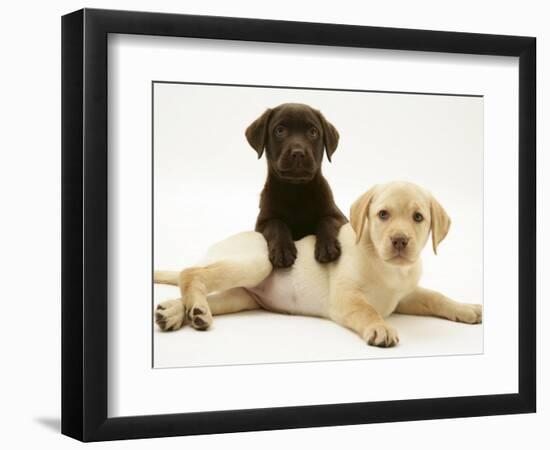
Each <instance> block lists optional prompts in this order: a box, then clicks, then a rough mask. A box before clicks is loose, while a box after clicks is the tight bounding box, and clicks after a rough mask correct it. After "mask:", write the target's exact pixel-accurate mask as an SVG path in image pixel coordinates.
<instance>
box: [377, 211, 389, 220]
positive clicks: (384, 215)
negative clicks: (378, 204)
mask: <svg viewBox="0 0 550 450" xmlns="http://www.w3.org/2000/svg"><path fill="white" fill-rule="evenodd" d="M378 217H380V219H382V220H386V219H388V218H389V217H390V213H389V212H388V211H386V210H385V209H382V210H380V211H378Z"/></svg>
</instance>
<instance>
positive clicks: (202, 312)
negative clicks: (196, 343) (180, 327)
mask: <svg viewBox="0 0 550 450" xmlns="http://www.w3.org/2000/svg"><path fill="white" fill-rule="evenodd" d="M187 316H188V319H189V323H190V324H191V326H192V327H193V328H194V329H195V330H200V331H204V330H207V329H208V328H209V327H210V325H212V313H211V312H210V308H209V307H208V304H207V303H206V304H202V303H195V304H193V305H192V306H191V307H190V308H189V309H188V310H187Z"/></svg>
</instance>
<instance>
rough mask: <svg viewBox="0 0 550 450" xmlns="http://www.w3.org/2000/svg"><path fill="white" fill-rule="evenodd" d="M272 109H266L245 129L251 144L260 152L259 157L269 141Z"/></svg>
mask: <svg viewBox="0 0 550 450" xmlns="http://www.w3.org/2000/svg"><path fill="white" fill-rule="evenodd" d="M272 112H273V110H272V109H269V108H268V109H266V110H265V112H264V113H263V114H262V115H261V116H260V117H258V118H257V119H256V120H255V121H254V122H252V123H251V124H250V125H249V126H248V128H247V129H246V131H245V135H246V139H247V140H248V143H249V144H250V146H251V147H252V148H253V149H254V150H256V153H258V159H260V158H261V157H262V154H263V153H264V148H265V144H266V142H267V125H268V124H269V118H270V117H271V113H272Z"/></svg>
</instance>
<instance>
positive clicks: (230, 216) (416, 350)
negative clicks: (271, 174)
mask: <svg viewBox="0 0 550 450" xmlns="http://www.w3.org/2000/svg"><path fill="white" fill-rule="evenodd" d="M122 41H123V42H127V40H126V39H124V38H123V39H122ZM119 42H120V40H119ZM122 45H124V44H122ZM127 45H128V44H127ZM228 52H229V51H228V50H226V52H225V53H224V56H226V57H231V56H229V55H228ZM282 53H283V52H280V55H278V57H281V55H282ZM304 53H308V52H307V51H304ZM362 54H363V53H362V52H357V55H356V60H355V61H354V62H355V64H356V66H355V71H359V70H360V67H362V66H361V65H360V64H359V61H360V60H361V56H360V55H362ZM308 56H309V60H308V63H307V64H308V66H309V67H310V68H311V66H312V64H313V62H312V54H311V53H309V54H308ZM268 57H270V58H274V57H277V56H272V55H270V56H268ZM363 58H368V56H366V55H364V56H363ZM386 58H387V60H386V61H382V62H383V63H385V64H380V65H387V64H390V63H391V62H390V59H391V55H388V56H386ZM394 58H395V55H394ZM172 59H180V57H179V56H176V57H173V58H172ZM181 59H184V58H183V57H181ZM463 59H464V58H459V59H458V60H457V63H458V61H461V60H463ZM377 62H378V61H377V60H376V59H374V60H372V61H371V62H370V65H369V67H372V66H375V65H376V63H377ZM341 63H342V64H344V61H343V60H342V61H341ZM393 63H394V64H395V61H393ZM119 64H120V62H119ZM347 64H348V63H346V65H347ZM470 64H471V62H470ZM255 65H256V64H255V63H253V64H251V66H252V67H253V66H255ZM274 65H280V66H282V67H284V64H282V63H281V64H277V63H275V64H274ZM320 65H321V66H324V65H326V63H325V62H324V61H321V62H320ZM491 67H492V68H494V69H495V70H499V69H503V70H504V71H505V73H507V74H509V75H510V80H511V83H512V85H513V86H515V84H516V83H517V81H516V78H515V77H516V70H517V66H516V61H515V60H514V59H510V58H508V59H502V60H500V61H498V62H497V61H494V62H493V63H492V64H491ZM296 69H298V68H296ZM298 70H299V71H301V69H298ZM386 70H390V71H393V70H392V69H391V68H388V67H386ZM409 70H410V69H409ZM432 70H433V69H432ZM486 70H487V69H486ZM312 71H313V73H315V72H317V69H316V67H313V68H312ZM374 71H375V70H374V69H371V70H367V71H366V75H367V76H365V75H364V74H363V73H364V72H363V71H362V73H361V74H360V75H359V78H362V79H363V82H364V83H365V85H366V86H368V85H369V84H370V85H372V83H376V81H375V80H373V79H372V78H371V79H368V76H369V75H370V76H372V72H374ZM426 71H427V72H430V69H427V70H426ZM135 72H136V71H133V70H132V71H131V73H135ZM140 72H141V71H140ZM452 72H453V73H456V72H455V69H454V67H453V69H452ZM476 73H477V72H476ZM182 76H185V74H183V73H182ZM224 76H226V74H225V73H224ZM474 77H476V76H475V75H474ZM505 77H506V75H504V76H503V75H502V72H499V78H501V79H503V78H505ZM492 78H493V77H491V81H492ZM222 79H223V78H222ZM478 81H480V80H479V79H478ZM342 82H343V81H342ZM346 82H349V80H346ZM124 84H127V83H124V82H123V83H122V85H124ZM492 84H493V85H494V82H492ZM480 89H482V88H481V87H480ZM505 89H506V88H505ZM506 90H508V89H506ZM112 92H116V89H112ZM512 92H513V90H512ZM146 93H148V91H146ZM138 95H139V94H138ZM138 95H135V96H138ZM489 101H492V99H490V100H489ZM284 102H299V103H306V104H309V105H312V106H313V107H315V108H317V109H320V110H321V111H322V112H324V114H325V115H326V116H327V119H328V120H329V121H332V123H333V124H334V125H335V126H336V127H337V129H338V130H339V132H340V135H341V139H340V144H339V147H338V149H337V151H336V153H335V154H334V155H333V159H332V160H333V163H332V164H330V163H329V162H328V160H327V159H326V158H325V160H324V165H323V173H324V174H325V176H326V177H327V179H328V180H329V182H330V184H331V186H332V190H333V193H334V196H335V199H336V203H337V204H338V205H339V206H340V207H341V208H342V210H343V211H345V213H346V215H347V214H348V211H349V207H350V205H351V204H352V202H353V201H354V200H355V199H356V198H357V197H358V196H359V195H360V194H361V193H363V192H364V191H366V190H367V189H368V188H370V187H371V186H372V185H374V184H375V183H383V182H388V181H392V180H396V179H398V180H408V181H412V182H416V183H419V184H420V185H422V186H424V187H426V188H428V189H429V190H431V191H432V193H433V194H434V195H435V196H436V198H438V200H439V201H440V202H441V203H442V204H443V205H444V207H445V208H446V209H447V212H448V213H449V214H450V215H451V216H452V220H453V224H452V227H451V232H450V233H449V235H448V238H447V239H446V240H445V242H444V243H443V244H442V245H441V246H440V249H439V252H440V256H439V257H436V256H435V255H434V254H433V251H432V246H431V242H430V243H429V245H427V246H426V249H425V251H424V252H423V254H424V257H423V262H424V269H425V271H424V272H425V276H424V277H423V280H422V282H421V284H422V285H424V286H428V287H430V288H432V289H436V290H440V291H442V292H445V293H446V294H447V295H448V296H450V297H451V298H454V299H456V300H458V301H463V302H469V303H482V301H483V229H482V227H483V223H482V217H483V161H484V160H483V154H484V153H483V146H484V141H483V140H484V132H483V120H484V119H483V113H484V108H483V98H481V97H466V96H463V97H455V96H442V95H411V94H396V93H378V92H337V91H330V90H322V91H319V90H304V89H277V88H260V87H256V88H250V87H239V86H212V85H210V86H208V85H207V86H205V85H189V84H174V83H170V84H167V83H156V84H155V86H154V103H155V105H154V111H155V126H154V127H155V131H154V139H155V144H154V161H155V164H154V170H155V174H154V186H155V190H154V196H155V198H154V205H155V211H154V217H155V221H154V223H155V228H154V242H155V247H154V267H155V269H157V270H158V269H162V270H166V269H170V270H181V268H183V267H189V266H191V265H194V264H196V261H197V260H198V259H199V258H200V257H201V256H202V255H204V253H205V250H206V248H208V247H209V246H210V245H212V244H213V243H215V242H217V241H219V240H222V239H225V238H226V237H227V236H229V235H231V234H234V233H237V232H240V231H243V230H250V229H252V228H253V226H254V223H255V220H256V215H257V214H258V203H259V194H260V190H261V188H262V187H263V183H264V180H265V176H266V162H265V158H264V159H262V160H260V161H258V160H257V157H256V152H255V151H254V150H253V149H252V147H250V146H249V145H248V143H247V141H246V138H245V136H244V130H245V128H246V127H247V126H248V124H250V123H251V122H252V121H253V120H254V119H255V118H256V117H258V116H259V115H260V114H261V113H263V111H264V110H265V109H266V108H267V107H275V106H277V105H279V104H281V103H284ZM132 108H133V109H135V104H134V103H132ZM498 109H499V110H503V109H504V108H498ZM117 110H118V111H120V114H122V115H126V113H125V112H124V110H123V109H118V108H117ZM512 110H514V108H512ZM147 112H148V111H146V113H147ZM110 117H112V115H111V116H110ZM115 120H116V119H115ZM514 120H515V117H514V116H512V117H511V120H510V122H511V123H513V121H514ZM513 128H514V127H509V128H507V129H508V130H510V131H512V130H513ZM499 130H500V128H499ZM131 134H132V135H135V134H136V131H135V127H132V128H131ZM500 134H501V133H500V132H499V135H500ZM121 135H122V133H120V136H119V139H118V140H117V141H118V142H119V143H120V147H119V148H115V147H114V146H112V147H111V151H112V152H115V151H122V152H124V151H123V150H122V148H123V147H128V148H131V149H132V150H131V152H129V153H128V155H129V156H130V158H131V162H130V163H129V162H124V161H122V160H121V161H120V164H118V165H117V166H116V167H120V168H121V171H124V169H125V168H127V167H128V165H132V167H133V168H134V169H133V170H134V171H135V168H136V164H135V162H136V159H137V158H138V157H142V152H141V151H139V150H138V148H141V147H136V145H133V144H132V145H124V143H123V142H124V138H123V137H122V136H121ZM143 141H144V142H146V143H149V142H150V139H149V136H146V137H144V139H143ZM510 141H511V142H515V141H516V138H515V135H512V136H511V139H510ZM489 144H490V143H489ZM493 148H496V150H497V151H496V152H494V154H495V153H496V155H497V156H498V158H499V160H503V159H504V157H503V156H504V154H505V153H504V151H505V149H503V148H501V147H500V146H498V145H497V146H493ZM144 150H146V151H145V152H143V158H144V159H145V160H146V161H147V162H148V161H150V155H149V148H147V146H145V148H144ZM515 151H516V148H515V146H514V145H512V146H511V148H510V152H515ZM512 161H514V159H512ZM499 166H500V164H499ZM513 166H514V164H512V167H513ZM500 171H502V167H499V170H498V172H500ZM118 176H120V175H119V174H117V176H115V177H114V178H117V177H118ZM144 182H145V183H146V182H149V179H146V180H139V184H140V185H142V184H143V183H144ZM113 183H114V184H116V181H114V182H113ZM511 188H513V186H511ZM133 191H134V192H135V189H134V190H133ZM125 201H130V200H129V199H127V200H124V199H122V200H120V204H122V203H124V202H125ZM117 208H118V206H117ZM513 213H514V212H513V211H510V214H513ZM138 220H139V219H138ZM148 222H149V221H147V223H148ZM503 231H504V230H503ZM120 234H121V235H124V234H125V233H124V231H121V233H120ZM510 234H511V233H510ZM146 238H147V237H146ZM146 238H145V239H143V238H142V239H139V240H138V242H143V243H144V242H145V241H146V240H147V239H146ZM143 246H144V247H145V243H144V244H143ZM132 258H133V259H135V256H132ZM121 263H122V264H124V262H123V261H121ZM144 264H145V265H146V266H147V267H148V265H149V261H147V260H144ZM121 288H122V286H121ZM512 289H513V288H512ZM178 292H179V291H178V290H177V289H176V288H166V287H164V286H155V303H158V302H161V301H163V300H166V299H168V298H172V297H173V296H174V295H178V294H177V293H178ZM121 295H123V294H121ZM148 295H149V290H145V291H144V295H143V296H141V297H140V299H143V300H144V301H140V299H138V298H134V297H132V304H131V305H130V307H131V308H145V309H147V310H148V309H149V307H150V304H149V302H148ZM123 296H124V295H123ZM503 301H506V298H502V299H499V301H498V303H499V313H500V314H499V315H500V317H502V316H501V313H502V303H503ZM509 301H510V302H515V299H513V298H512V297H510V298H509ZM512 316H513V314H512ZM121 320H134V319H129V318H128V315H127V314H126V313H125V312H122V311H121ZM499 320H500V318H499ZM489 321H490V322H491V320H490V318H489ZM492 322H493V324H495V323H496V322H497V321H496V320H495V318H493V320H492ZM390 323H392V324H393V325H394V326H396V327H397V329H398V332H399V334H400V337H401V342H400V345H399V346H397V347H394V348H392V349H390V350H387V349H385V350H382V351H380V350H378V349H375V348H372V347H369V346H366V345H364V342H362V341H361V339H358V337H357V336H356V335H355V334H353V333H351V332H350V331H347V330H343V329H341V327H339V326H337V325H335V324H332V323H330V322H328V321H325V320H318V319H314V320H311V319H305V318H297V317H293V318H288V317H287V316H285V315H276V314H270V313H267V312H263V311H258V312H255V313H249V314H246V315H243V314H239V315H232V316H226V317H223V318H215V322H214V326H213V327H212V328H211V330H210V332H208V333H196V332H194V330H192V329H190V328H188V329H184V330H181V331H179V332H174V333H163V332H162V331H160V330H159V329H158V328H157V327H155V333H154V342H155V351H154V358H155V359H154V361H155V362H154V365H155V367H159V368H161V367H185V366H196V365H216V364H218V365H219V364H243V363H245V364H246V363H262V362H281V361H283V362H284V361H315V360H337V359H358V358H359V359H360V358H372V357H379V358H388V357H391V358H395V357H402V356H419V355H456V354H472V353H481V352H482V351H483V327H482V326H470V325H467V324H456V323H453V322H450V321H443V320H440V319H435V318H431V319H425V320H422V319H421V320H419V319H418V318H417V317H403V316H395V317H392V318H391V319H390ZM149 326H150V324H149V323H145V324H144V328H146V329H149ZM115 328H116V325H115ZM506 334H507V335H508V334H509V333H508V332H506ZM251 337H253V342H251V340H250V338H251ZM512 338H513V337H512ZM144 356H145V355H144ZM319 369H321V367H319Z"/></svg>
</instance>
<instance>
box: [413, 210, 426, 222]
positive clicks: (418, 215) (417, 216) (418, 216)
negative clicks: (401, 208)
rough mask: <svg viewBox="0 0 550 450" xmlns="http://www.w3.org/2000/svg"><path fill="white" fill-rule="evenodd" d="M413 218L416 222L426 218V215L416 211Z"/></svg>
mask: <svg viewBox="0 0 550 450" xmlns="http://www.w3.org/2000/svg"><path fill="white" fill-rule="evenodd" d="M413 219H414V221H415V222H419V223H420V222H422V221H423V220H424V216H423V215H422V214H420V213H419V212H415V213H414V214H413Z"/></svg>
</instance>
